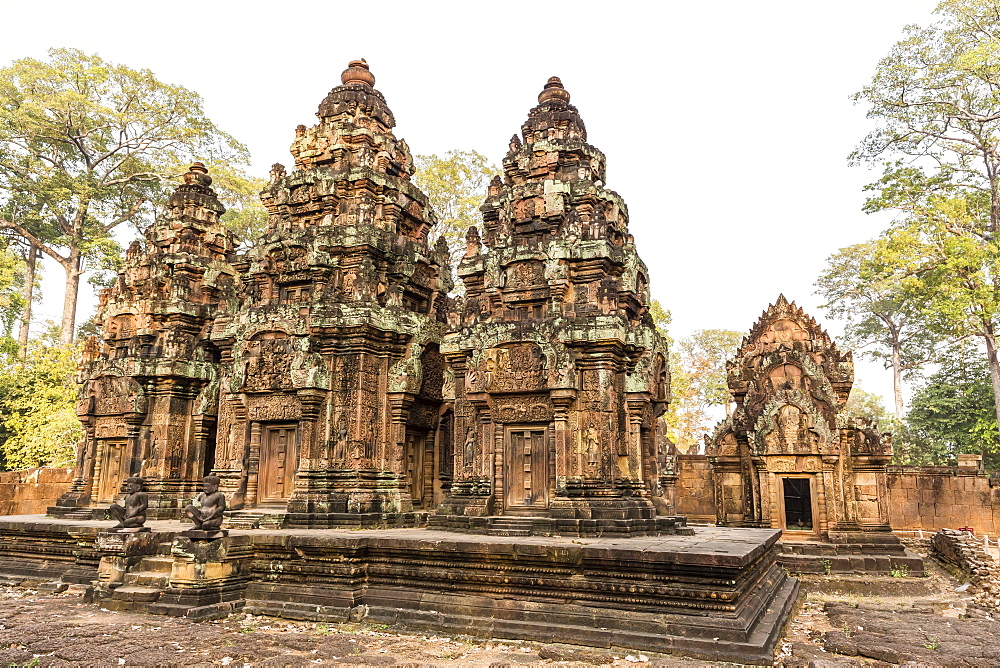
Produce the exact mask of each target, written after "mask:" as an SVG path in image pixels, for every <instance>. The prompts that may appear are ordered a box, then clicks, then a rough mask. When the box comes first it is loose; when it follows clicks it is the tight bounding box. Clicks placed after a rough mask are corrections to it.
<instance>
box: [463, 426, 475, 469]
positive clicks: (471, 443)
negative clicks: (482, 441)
mask: <svg viewBox="0 0 1000 668" xmlns="http://www.w3.org/2000/svg"><path fill="white" fill-rule="evenodd" d="M475 457H476V428H475V427H469V433H468V434H467V435H466V437H465V447H464V452H463V458H464V462H465V465H466V466H472V462H473V461H474V460H475Z"/></svg>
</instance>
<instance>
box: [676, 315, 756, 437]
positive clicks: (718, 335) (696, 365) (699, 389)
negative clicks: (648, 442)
mask: <svg viewBox="0 0 1000 668" xmlns="http://www.w3.org/2000/svg"><path fill="white" fill-rule="evenodd" d="M742 340H743V335H742V334H741V333H740V332H734V331H731V330H727V329H701V330H698V331H696V332H694V333H692V334H691V336H688V337H685V338H683V339H681V341H680V345H679V346H678V348H679V351H677V352H671V354H670V364H671V395H672V396H673V401H672V402H671V405H670V408H669V410H668V413H667V429H668V431H667V433H668V435H669V436H670V438H671V440H673V441H674V443H676V445H677V449H678V450H680V451H681V452H695V451H697V448H698V447H699V444H700V443H701V440H702V438H703V437H704V435H705V434H706V433H707V432H708V431H709V430H710V429H711V428H712V424H713V422H714V421H715V418H714V416H713V415H712V411H711V408H712V407H714V406H726V407H727V408H728V404H729V399H730V395H729V386H728V385H727V383H726V361H727V360H730V359H732V358H733V357H734V356H735V355H736V350H737V349H738V348H739V345H740V342H741V341H742Z"/></svg>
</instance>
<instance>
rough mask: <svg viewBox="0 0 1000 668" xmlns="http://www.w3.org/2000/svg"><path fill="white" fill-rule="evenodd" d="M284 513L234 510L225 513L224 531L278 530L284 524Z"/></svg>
mask: <svg viewBox="0 0 1000 668" xmlns="http://www.w3.org/2000/svg"><path fill="white" fill-rule="evenodd" d="M285 517H286V514H285V513H274V512H268V511H266V510H264V511H261V510H236V511H233V512H231V513H226V521H225V523H224V524H223V528H225V529H242V530H251V529H280V528H281V527H282V526H283V525H284V523H285Z"/></svg>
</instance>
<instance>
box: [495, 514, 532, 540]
mask: <svg viewBox="0 0 1000 668" xmlns="http://www.w3.org/2000/svg"><path fill="white" fill-rule="evenodd" d="M532 526H534V521H533V520H532V518H530V517H506V516H501V517H491V518H490V530H489V535H490V536H517V537H520V536H530V535H531V528H532Z"/></svg>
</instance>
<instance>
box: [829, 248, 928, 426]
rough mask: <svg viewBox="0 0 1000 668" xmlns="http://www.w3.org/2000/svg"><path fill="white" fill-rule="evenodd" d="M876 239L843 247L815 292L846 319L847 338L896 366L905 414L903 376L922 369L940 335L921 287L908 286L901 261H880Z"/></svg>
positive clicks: (899, 414) (899, 406) (898, 398)
mask: <svg viewBox="0 0 1000 668" xmlns="http://www.w3.org/2000/svg"><path fill="white" fill-rule="evenodd" d="M878 247H879V245H878V243H877V242H866V243H863V244H855V245H854V246H848V247H847V248H841V249H840V250H839V251H837V252H836V253H834V254H833V255H831V256H830V257H829V258H828V259H827V268H826V269H825V270H824V271H823V273H822V274H821V275H820V277H819V279H818V280H817V281H816V288H817V290H816V292H817V293H818V294H820V295H822V296H823V297H824V298H825V299H826V300H827V302H826V304H825V305H824V306H823V308H824V309H826V311H827V313H829V314H830V315H831V316H832V317H834V318H839V319H842V320H844V321H845V327H844V333H845V335H846V342H847V343H848V344H849V345H850V346H852V347H855V348H859V349H862V350H863V354H864V355H866V356H867V357H870V358H872V359H875V360H879V361H881V362H883V364H884V365H885V367H886V368H887V369H891V370H892V382H893V399H894V407H895V414H896V418H897V419H899V420H902V419H903V415H904V411H905V409H904V402H903V376H904V375H905V374H908V373H912V372H915V371H918V370H919V369H921V368H922V367H923V366H924V365H925V364H927V363H928V362H929V361H930V360H931V359H932V358H933V355H934V351H935V348H936V346H937V344H938V342H939V340H940V338H941V337H940V336H939V335H937V334H936V333H935V332H934V330H932V329H930V328H928V327H927V326H926V323H925V318H924V317H923V315H922V309H923V307H924V305H925V304H924V301H923V300H922V299H921V298H920V295H919V294H918V293H915V292H913V291H904V290H903V289H901V288H902V282H903V279H904V278H905V276H903V275H901V274H902V271H901V267H899V266H898V265H895V266H894V265H890V264H886V263H882V262H879V255H878V253H877V249H878Z"/></svg>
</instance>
